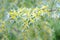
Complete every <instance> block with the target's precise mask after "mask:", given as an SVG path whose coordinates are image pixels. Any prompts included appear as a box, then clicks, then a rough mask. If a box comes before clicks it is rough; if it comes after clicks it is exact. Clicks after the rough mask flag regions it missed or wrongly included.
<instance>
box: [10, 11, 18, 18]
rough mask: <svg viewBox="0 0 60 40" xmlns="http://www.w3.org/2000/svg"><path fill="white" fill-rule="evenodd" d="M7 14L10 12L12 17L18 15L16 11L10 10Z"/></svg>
mask: <svg viewBox="0 0 60 40" xmlns="http://www.w3.org/2000/svg"><path fill="white" fill-rule="evenodd" d="M9 14H10V16H11V18H12V19H15V18H16V16H18V13H17V12H16V11H10V12H9Z"/></svg>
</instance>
